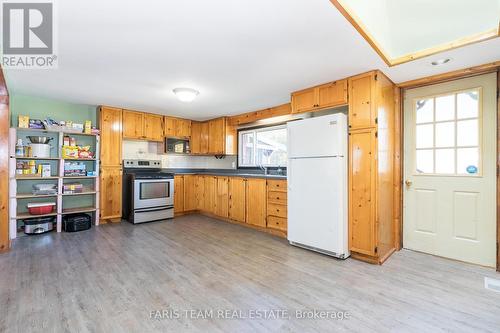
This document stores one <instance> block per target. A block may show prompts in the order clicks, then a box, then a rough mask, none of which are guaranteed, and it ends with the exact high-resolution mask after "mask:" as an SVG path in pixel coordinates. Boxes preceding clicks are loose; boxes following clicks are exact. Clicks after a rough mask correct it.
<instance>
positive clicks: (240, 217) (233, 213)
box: [228, 177, 246, 223]
mask: <svg viewBox="0 0 500 333" xmlns="http://www.w3.org/2000/svg"><path fill="white" fill-rule="evenodd" d="M245 213H246V181H245V179H243V178H239V177H230V178H229V214H228V215H229V218H230V219H232V220H235V221H238V222H243V223H244V222H245V217H246V216H245Z"/></svg>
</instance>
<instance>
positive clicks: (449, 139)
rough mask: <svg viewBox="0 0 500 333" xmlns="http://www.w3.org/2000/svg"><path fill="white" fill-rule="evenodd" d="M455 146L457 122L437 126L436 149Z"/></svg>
mask: <svg viewBox="0 0 500 333" xmlns="http://www.w3.org/2000/svg"><path fill="white" fill-rule="evenodd" d="M453 146H455V122H454V121H449V122H446V123H437V124H436V147H453Z"/></svg>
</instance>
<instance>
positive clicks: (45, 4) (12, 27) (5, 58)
mask: <svg viewBox="0 0 500 333" xmlns="http://www.w3.org/2000/svg"><path fill="white" fill-rule="evenodd" d="M35 1H36V0H32V2H29V3H28V2H16V1H14V0H10V1H9V0H4V1H2V66H3V67H6V68H20V69H27V68H55V67H57V63H56V61H57V56H56V55H55V52H54V46H55V43H54V36H55V33H54V32H55V29H54V28H55V25H54V18H55V15H54V3H53V1H39V2H35Z"/></svg>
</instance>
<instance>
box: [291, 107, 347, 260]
mask: <svg viewBox="0 0 500 333" xmlns="http://www.w3.org/2000/svg"><path fill="white" fill-rule="evenodd" d="M287 128H288V139H287V141H288V241H289V242H290V244H292V245H296V246H300V247H303V248H307V249H310V250H313V251H317V252H321V253H324V254H327V255H331V256H334V257H337V258H341V259H345V258H347V257H349V255H350V254H349V245H348V230H347V225H348V224H347V160H348V156H347V139H348V138H347V136H348V132H347V116H346V115H345V114H343V113H338V114H331V115H326V116H320V117H315V118H308V119H304V120H297V121H292V122H289V123H288V124H287Z"/></svg>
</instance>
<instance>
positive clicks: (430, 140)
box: [417, 124, 434, 148]
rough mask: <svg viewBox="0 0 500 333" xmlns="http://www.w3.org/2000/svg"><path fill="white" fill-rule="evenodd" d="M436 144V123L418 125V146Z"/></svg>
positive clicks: (425, 146) (428, 146) (423, 146)
mask: <svg viewBox="0 0 500 333" xmlns="http://www.w3.org/2000/svg"><path fill="white" fill-rule="evenodd" d="M433 145H434V125H432V124H429V125H417V148H432V146H433Z"/></svg>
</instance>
